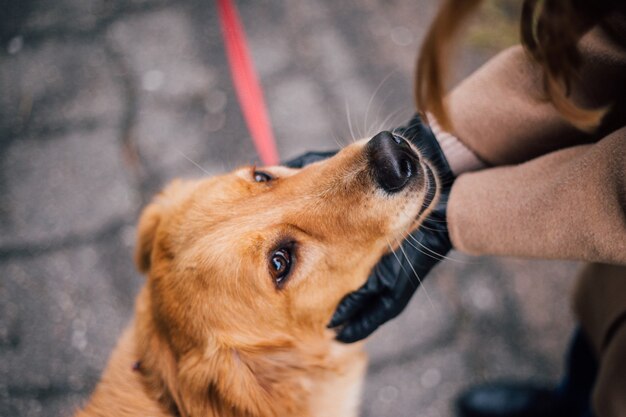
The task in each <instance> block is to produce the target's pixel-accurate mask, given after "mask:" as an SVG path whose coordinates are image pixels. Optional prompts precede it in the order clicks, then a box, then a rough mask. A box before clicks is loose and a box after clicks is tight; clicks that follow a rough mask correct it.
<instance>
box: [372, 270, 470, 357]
mask: <svg viewBox="0 0 626 417" xmlns="http://www.w3.org/2000/svg"><path fill="white" fill-rule="evenodd" d="M431 278H433V277H429V279H428V280H426V282H424V284H422V286H421V287H420V288H419V289H418V291H417V292H416V293H415V295H414V297H413V298H412V300H411V302H410V303H409V305H408V306H407V308H406V309H405V311H403V312H402V314H401V315H400V316H398V317H397V318H396V319H394V320H392V321H390V322H388V323H386V324H385V325H383V326H382V327H381V328H380V329H379V330H378V331H376V333H374V334H373V335H372V337H371V338H369V339H368V340H367V352H368V354H369V358H370V363H371V364H372V366H380V365H379V364H380V363H389V362H393V360H394V358H399V357H404V356H412V355H415V354H416V353H419V352H424V351H430V350H432V349H434V348H436V347H438V346H443V345H445V343H447V342H449V341H450V340H452V339H453V338H454V336H455V333H456V328H457V327H458V323H457V322H458V317H457V316H458V314H457V308H456V306H455V305H454V304H452V303H451V302H450V299H449V297H448V296H447V295H446V294H445V293H443V292H442V288H441V287H440V286H439V285H438V282H439V279H433V280H431Z"/></svg>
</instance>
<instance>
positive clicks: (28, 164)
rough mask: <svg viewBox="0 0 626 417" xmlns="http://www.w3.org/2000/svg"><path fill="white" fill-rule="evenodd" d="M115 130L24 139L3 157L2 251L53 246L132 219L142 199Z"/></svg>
mask: <svg viewBox="0 0 626 417" xmlns="http://www.w3.org/2000/svg"><path fill="white" fill-rule="evenodd" d="M116 134H117V132H116V130H114V129H99V130H96V131H93V132H76V133H68V134H66V135H63V136H61V137H58V138H54V139H50V140H36V139H21V140H19V141H16V142H14V143H13V144H12V145H11V146H10V148H9V149H7V150H6V152H5V153H4V155H1V158H2V163H1V170H0V172H1V174H0V175H1V178H3V179H4V181H5V187H6V188H5V190H4V191H3V199H2V201H1V202H0V204H1V205H2V206H3V209H2V210H1V212H2V213H3V216H2V217H3V219H2V222H0V244H1V245H2V246H5V247H6V246H11V245H22V246H23V245H24V244H26V243H33V242H34V243H37V242H39V243H40V244H44V245H52V244H54V243H55V241H58V240H60V239H63V238H64V237H66V236H67V235H69V234H71V235H86V234H89V233H93V232H96V231H100V230H101V229H102V228H105V227H107V226H108V225H110V224H111V223H116V222H120V221H126V219H128V218H129V217H132V216H133V215H134V212H135V211H136V207H137V205H138V198H137V195H136V193H135V191H134V190H133V188H132V179H131V178H130V176H129V171H128V169H127V167H125V165H124V163H123V161H122V152H121V149H120V147H119V144H118V142H117V138H116Z"/></svg>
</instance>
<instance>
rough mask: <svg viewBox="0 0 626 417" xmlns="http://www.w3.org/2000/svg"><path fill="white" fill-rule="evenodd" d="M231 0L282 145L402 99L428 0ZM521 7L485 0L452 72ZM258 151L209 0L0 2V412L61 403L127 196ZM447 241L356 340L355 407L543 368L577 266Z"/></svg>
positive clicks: (510, 31) (550, 377) (399, 115)
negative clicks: (401, 300) (410, 292)
mask: <svg viewBox="0 0 626 417" xmlns="http://www.w3.org/2000/svg"><path fill="white" fill-rule="evenodd" d="M236 3H237V5H238V7H239V9H240V13H241V16H242V19H243V22H244V25H245V28H246V31H247V35H248V40H249V43H250V48H251V52H252V55H253V58H254V62H255V64H256V68H257V70H258V73H259V76H260V79H261V82H262V84H263V87H264V90H265V97H266V100H267V104H268V107H269V113H270V117H271V120H272V123H273V128H274V132H275V135H276V139H277V143H278V148H279V152H280V154H281V157H282V158H283V159H286V158H289V157H292V156H295V155H297V154H299V153H301V152H303V151H306V150H312V149H316V150H322V149H334V148H337V147H338V146H339V145H345V144H347V143H349V142H350V141H351V136H352V134H351V132H350V126H352V131H353V132H354V134H355V135H357V136H364V135H367V134H372V133H374V132H376V131H378V130H380V129H381V128H383V127H393V126H394V125H398V124H401V123H404V122H405V121H406V120H407V119H408V117H409V116H410V115H411V113H412V111H413V110H412V109H413V102H412V75H413V74H412V72H413V67H414V61H415V56H416V51H417V49H418V47H419V45H420V43H421V41H422V39H423V37H424V34H425V31H426V29H427V26H428V24H429V22H430V21H431V19H432V18H433V16H434V13H435V11H436V9H437V2H436V1H427V0H390V1H382V0H380V1H375V0H344V1H340V2H339V1H334V0H323V1H322V0H316V1H308V0H291V1H287V0H282V1H279V0H274V1H270V0H256V1H251V0H247V1H244V0H238V1H237V2H236ZM519 8H520V5H519V2H516V1H510V0H501V1H497V2H496V1H487V2H486V4H485V5H484V6H483V9H482V11H481V13H480V15H479V16H477V18H476V19H475V20H474V22H473V23H472V25H471V27H469V28H468V30H467V31H466V32H465V33H464V35H463V39H462V42H461V47H460V48H459V50H458V54H457V59H456V61H455V64H454V68H453V70H454V71H453V72H454V80H456V81H458V80H460V79H462V78H463V77H465V76H467V75H468V74H470V73H471V72H472V71H473V70H475V69H476V68H477V67H478V66H480V65H481V64H482V63H483V62H485V61H486V60H487V59H488V58H489V57H491V56H493V55H494V54H495V53H497V52H498V51H499V50H501V49H502V48H504V47H506V46H508V45H511V44H513V43H515V42H516V39H517V26H516V19H517V15H518V13H519ZM494 105H500V104H494ZM255 160H256V154H255V151H254V148H253V146H252V142H251V141H250V139H249V134H248V132H247V129H246V127H245V124H244V122H243V118H242V116H241V112H240V109H239V106H238V104H237V102H236V98H235V93H234V90H233V87H232V83H231V78H230V75H229V70H228V66H227V62H226V58H225V53H224V48H223V44H222V37H221V33H220V28H219V22H218V20H217V14H216V9H215V5H214V4H213V2H212V1H207V0H179V1H173V0H55V1H45V0H2V1H0V195H1V197H0V415H2V416H11V417H12V416H58V415H71V414H72V412H73V411H74V410H75V408H76V407H78V406H79V405H80V404H82V403H83V402H84V401H85V399H86V398H87V397H88V396H89V394H90V392H91V390H92V389H93V387H94V385H95V383H96V382H97V380H98V378H99V375H100V372H101V370H102V369H103V367H104V366H105V364H106V361H107V357H108V354H109V353H110V351H111V349H112V348H113V346H114V344H115V342H116V340H117V337H118V335H119V334H120V331H121V329H122V328H123V327H124V325H125V324H126V323H127V321H128V320H129V318H130V316H131V314H132V305H133V299H134V296H135V294H136V293H137V291H138V289H139V287H140V286H141V284H142V282H143V278H142V277H141V276H140V275H139V274H138V273H137V272H136V270H135V268H134V266H133V263H132V260H131V254H132V249H133V244H134V235H135V223H136V220H137V216H138V213H139V211H140V210H141V207H142V206H143V205H144V204H145V203H146V202H147V201H148V200H149V199H150V197H151V195H152V194H153V193H154V192H156V191H158V190H159V189H160V188H161V187H162V186H163V185H164V184H165V183H166V182H168V181H169V180H171V179H173V178H176V177H197V176H202V175H204V173H203V171H206V172H208V173H211V174H212V173H219V172H222V171H225V170H231V169H233V168H235V167H237V166H238V165H242V164H248V163H250V162H254V161H255ZM192 161H193V162H192ZM196 164H197V165H199V166H200V167H201V169H200V168H199V167H198V166H196ZM452 256H453V257H454V258H455V259H456V260H455V261H445V262H443V263H442V264H440V265H439V266H438V267H437V268H436V269H435V270H434V271H433V272H432V273H431V274H430V276H429V277H428V280H427V281H426V283H425V285H424V287H423V288H422V289H420V291H419V292H418V293H417V294H416V296H415V297H414V298H413V300H412V302H411V305H410V306H409V308H408V309H407V310H406V311H405V312H404V313H403V314H402V315H401V316H400V317H399V318H398V319H396V320H394V321H392V322H391V323H389V324H387V325H386V326H384V328H382V329H381V330H380V331H379V332H377V334H376V335H374V336H373V337H372V338H371V339H370V340H369V341H368V342H367V349H368V351H369V353H370V367H369V372H368V375H367V380H366V383H365V392H364V395H363V401H362V411H361V415H362V416H367V417H370V416H371V417H373V416H416V415H419V416H437V417H441V416H450V415H452V408H451V401H452V399H453V398H454V396H455V394H456V393H457V392H459V390H462V389H463V388H464V387H466V386H468V385H470V384H472V383H476V382H482V381H487V380H492V379H494V378H496V379H502V378H505V379H511V378H515V379H517V378H520V379H533V380H538V381H545V382H548V383H549V382H551V381H555V380H556V379H557V378H558V376H559V373H560V369H561V363H562V355H563V351H564V349H565V346H566V345H567V340H568V337H569V333H570V331H571V329H572V320H571V317H570V312H569V306H568V298H569V291H570V286H571V284H572V282H573V279H572V278H573V276H574V272H575V270H576V267H577V265H576V264H574V263H564V262H547V261H546V262H544V261H527V260H519V259H502V258H488V257H483V258H475V257H468V256H464V255H462V254H460V253H453V255H452Z"/></svg>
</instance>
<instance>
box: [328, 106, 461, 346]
mask: <svg viewBox="0 0 626 417" xmlns="http://www.w3.org/2000/svg"><path fill="white" fill-rule="evenodd" d="M393 132H394V133H397V134H400V135H401V136H403V137H404V138H406V139H408V140H410V141H411V142H412V143H413V144H414V145H415V146H416V147H417V148H418V149H419V150H420V152H421V154H422V156H423V157H424V158H426V159H428V160H429V161H430V162H431V163H432V164H433V165H434V166H435V167H436V169H437V173H438V175H439V179H440V183H441V193H440V198H439V202H438V203H437V205H436V206H435V208H434V209H433V211H432V212H431V213H430V214H429V216H428V217H427V218H426V219H425V220H424V222H423V223H422V225H421V226H420V227H419V228H418V229H417V230H415V231H414V232H413V233H411V237H408V238H407V239H406V240H404V241H403V242H402V243H401V247H399V248H398V249H396V251H395V252H392V253H389V254H387V255H385V256H383V258H382V259H381V260H380V261H379V262H378V264H377V265H376V266H375V267H374V269H373V271H372V273H371V275H370V277H369V278H368V280H367V282H366V283H365V284H364V285H363V286H362V287H361V288H359V289H358V290H356V291H355V292H352V293H350V294H348V295H347V296H345V297H344V299H343V300H342V301H341V303H340V304H339V306H338V307H337V309H336V310H335V314H334V315H333V317H332V319H331V321H330V323H329V324H328V327H333V328H337V329H338V333H337V340H339V341H342V342H344V343H351V342H356V341H358V340H361V339H363V338H365V337H367V336H369V335H370V334H371V333H372V332H374V331H375V330H376V329H377V328H378V327H379V326H380V325H381V324H383V323H385V322H387V321H388V320H391V319H392V318H394V317H396V316H397V315H398V314H400V313H401V312H402V310H404V308H405V307H406V305H407V304H408V303H409V300H410V299H411V297H412V296H413V293H415V291H416V290H417V288H418V287H419V285H420V284H421V281H422V280H423V279H424V278H425V277H426V275H427V274H428V272H429V271H430V270H431V269H432V267H433V266H435V265H436V264H437V263H438V262H439V261H440V260H441V259H442V257H443V256H445V255H446V254H447V253H448V252H449V251H450V249H451V248H452V244H451V243H450V237H449V235H448V227H447V222H446V207H447V204H448V196H449V194H450V188H451V187H452V182H453V181H454V175H453V174H452V171H451V170H450V167H449V165H448V161H447V160H446V157H445V155H444V154H443V151H442V150H441V148H440V147H439V142H437V140H436V139H435V136H434V135H433V133H432V131H431V130H430V128H429V127H428V126H426V125H425V124H424V123H423V122H422V120H421V119H420V117H419V116H418V115H416V116H415V117H414V118H413V119H412V120H411V121H410V122H409V124H408V125H407V126H406V127H403V128H398V129H394V131H393Z"/></svg>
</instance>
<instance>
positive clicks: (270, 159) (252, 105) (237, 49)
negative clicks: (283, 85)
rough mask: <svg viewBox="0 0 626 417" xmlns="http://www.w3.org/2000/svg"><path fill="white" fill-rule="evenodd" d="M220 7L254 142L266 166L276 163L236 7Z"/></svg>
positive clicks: (221, 3) (223, 1) (224, 1)
mask: <svg viewBox="0 0 626 417" xmlns="http://www.w3.org/2000/svg"><path fill="white" fill-rule="evenodd" d="M217 9H218V12H219V16H220V24H221V26H222V33H223V35H224V44H225V46H226V55H227V56H228V63H229V64H230V71H231V75H232V78H233V84H234V85H235V90H236V92H237V98H238V99H239V105H240V106H241V110H242V111H243V116H244V119H245V120H246V124H247V125H248V130H249V131H250V134H251V135H252V141H253V142H254V146H255V147H256V150H257V152H258V154H259V157H260V158H261V161H262V162H263V164H264V165H277V164H278V151H277V150H276V142H275V141H274V135H273V134H272V128H271V126H270V121H269V117H268V114H267V107H266V106H265V101H264V100H263V90H262V89H261V84H260V83H259V79H258V77H257V75H256V72H255V71H254V65H253V63H252V59H251V58H250V53H249V52H248V45H247V43H246V36H245V33H244V31H243V26H242V24H241V20H240V19H239V15H238V13H237V9H236V7H235V5H234V4H233V3H232V1H231V0H218V1H217Z"/></svg>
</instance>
